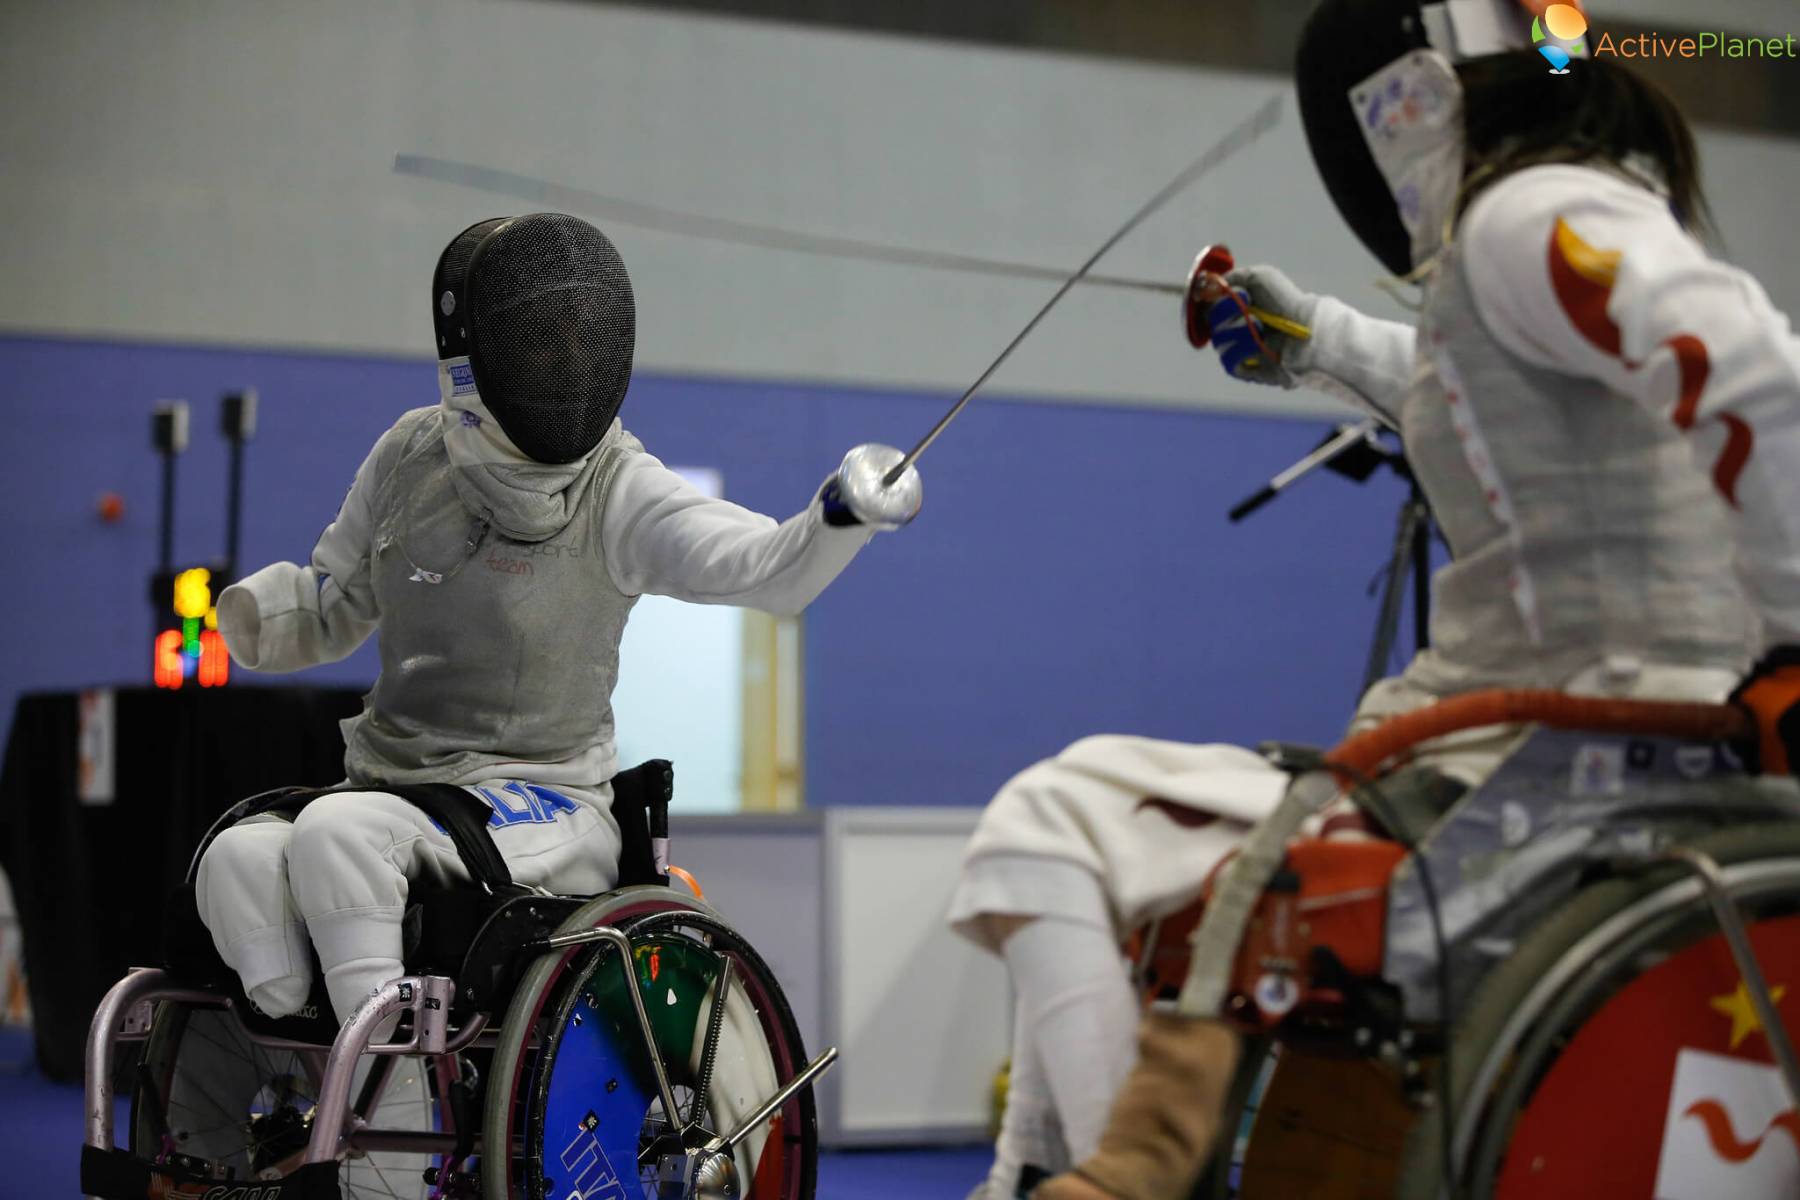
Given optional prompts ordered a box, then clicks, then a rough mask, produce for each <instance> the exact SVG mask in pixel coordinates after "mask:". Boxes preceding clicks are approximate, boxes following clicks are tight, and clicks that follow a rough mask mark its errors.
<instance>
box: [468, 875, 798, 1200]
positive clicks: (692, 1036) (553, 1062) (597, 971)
mask: <svg viewBox="0 0 1800 1200" xmlns="http://www.w3.org/2000/svg"><path fill="white" fill-rule="evenodd" d="M599 925H611V926H613V927H615V928H618V929H619V930H620V931H621V932H622V933H624V934H625V935H626V936H627V937H628V938H629V939H630V942H631V946H632V959H633V962H632V967H633V970H634V972H635V975H636V978H637V981H638V988H639V991H640V994H641V995H642V997H643V1000H644V1003H645V1006H646V1010H647V1012H648V1014H649V1017H650V1021H651V1025H652V1028H653V1030H654V1033H655V1039H656V1043H657V1050H658V1052H659V1054H660V1056H661V1058H662V1061H663V1064H664V1067H665V1070H666V1072H667V1075H668V1078H669V1082H670V1084H671V1091H672V1092H673V1093H674V1099H675V1104H676V1108H677V1110H678V1111H677V1113H676V1114H675V1118H676V1119H675V1120H674V1121H673V1122H671V1120H670V1114H668V1113H666V1112H665V1111H664V1109H663V1104H662V1101H661V1098H660V1089H659V1087H658V1085H657V1082H656V1078H655V1073H654V1069H653V1067H652V1066H651V1064H650V1060H649V1058H648V1055H647V1054H646V1053H645V1051H644V1047H643V1038H642V1036H641V1034H640V1032H639V1026H638V1023H637V1015H636V1010H635V1008H634V1006H633V1004H632V1001H631V997H630V993H629V992H628V990H627V988H626V982H625V976H624V972H623V971H621V970H620V965H619V962H618V951H617V950H615V949H614V947H613V946H611V945H609V944H605V943H599V944H592V945H588V946H582V947H577V948H572V949H569V950H566V951H564V952H563V953H561V954H548V955H543V956H541V957H540V958H539V960H538V961H537V963H536V964H534V966H533V967H532V968H531V969H530V970H529V971H528V972H527V973H526V975H525V977H524V978H523V979H522V980H521V982H520V983H519V986H518V988H517V990H516V992H515V993H514V998H513V1002H512V1006H511V1008H510V1009H509V1010H508V1012H507V1014H506V1018H505V1020H504V1021H503V1022H502V1023H501V1031H502V1032H501V1038H500V1044H499V1045H498V1047H497V1048H496V1049H495V1053H494V1061H493V1067H492V1070H491V1072H490V1074H489V1093H488V1097H487V1101H486V1106H485V1110H484V1112H485V1116H484V1125H483V1139H482V1146H483V1159H482V1163H481V1187H482V1195H483V1197H484V1198H485V1200H514V1198H518V1200H526V1198H529V1200H551V1198H553V1197H558V1198H559V1197H564V1196H569V1195H577V1194H579V1195H584V1196H606V1197H615V1196H616V1197H619V1198H620V1200H625V1198H629V1200H640V1198H650V1197H656V1198H659V1200H660V1198H664V1197H670V1198H672V1197H688V1196H699V1197H712V1196H724V1195H732V1196H736V1197H745V1198H748V1200H810V1198H811V1197H812V1195H813V1189H814V1183H815V1174H816V1171H817V1166H818V1131H817V1118H816V1114H815V1108H814V1102H813V1096H812V1092H811V1090H810V1089H808V1090H805V1091H803V1092H801V1093H800V1094H799V1095H797V1096H795V1097H794V1098H792V1099H791V1100H790V1101H789V1102H788V1103H787V1104H786V1105H784V1106H783V1108H782V1109H781V1110H780V1111H779V1112H778V1113H777V1114H776V1116H775V1117H774V1118H773V1119H772V1120H770V1121H769V1122H767V1123H765V1124H764V1125H763V1126H761V1127H760V1128H758V1129H756V1130H755V1131H754V1132H752V1133H751V1134H750V1135H749V1136H747V1137H746V1138H745V1139H744V1140H743V1141H742V1142H740V1143H739V1144H738V1146H737V1148H736V1150H735V1152H734V1153H733V1155H732V1159H731V1162H732V1167H733V1169H734V1174H735V1190H733V1191H730V1192H726V1191H723V1190H716V1191H707V1190H696V1189H692V1188H685V1187H684V1186H683V1185H682V1184H680V1183H679V1182H678V1181H677V1180H676V1179H672V1178H671V1176H674V1175H678V1172H679V1168H680V1166H681V1165H682V1152H683V1149H684V1147H683V1140H684V1139H683V1138H682V1136H681V1135H682V1129H683V1128H684V1127H686V1126H687V1125H688V1124H689V1122H692V1121H696V1120H697V1121H698V1125H699V1126H700V1127H703V1128H704V1129H705V1130H706V1131H707V1133H709V1134H727V1133H730V1132H732V1131H733V1130H735V1129H736V1128H737V1126H738V1125H739V1124H740V1123H741V1122H742V1121H743V1120H744V1119H745V1118H747V1117H748V1116H749V1115H750V1114H751V1113H752V1112H753V1111H754V1110H756V1109H757V1108H758V1107H759V1106H760V1105H761V1104H762V1103H763V1102H764V1101H765V1100H767V1099H769V1098H770V1097H772V1096H773V1095H774V1094H775V1092H776V1091H777V1090H778V1088H779V1087H780V1085H781V1084H782V1083H784V1082H786V1081H787V1080H789V1079H791V1078H793V1076H794V1075H795V1074H797V1073H798V1072H799V1070H800V1068H801V1067H803V1066H804V1065H805V1062H806V1059H805V1053H804V1050H803V1048H802V1046H801V1041H800V1034H799V1030H798V1028H797V1027H796V1026H795V1024H794V1019H793V1014H792V1013H791V1012H790V1011H789V1009H788V1005H787V1001H786V999H785V997H784V996H783V995H782V992H781V989H780V986H779V985H778V984H777V983H776V981H775V978H774V975H773V974H772V973H771V972H770V971H769V969H768V967H767V966H766V965H765V964H764V963H763V961H762V959H761V958H760V957H759V956H758V955H757V954H756V952H755V951H754V950H753V949H752V948H751V947H750V945H749V944H748V943H747V942H745V941H744V939H743V938H742V937H741V936H739V935H738V934H737V933H736V932H735V931H733V930H732V929H731V928H730V926H728V925H726V924H725V923H724V922H723V921H722V920H720V919H719V918H718V916H717V915H715V914H714V913H713V912H712V911H711V910H710V909H708V908H706V907H705V906H704V905H703V904H700V903H698V902H697V901H695V900H693V899H692V898H691V897H686V896H683V895H681V894H679V893H676V892H673V891H670V890H669V889H667V888H630V889H625V890H624V891H622V892H620V893H615V894H612V895H609V896H604V897H600V898H599V899H597V900H596V901H594V903H592V904H590V905H589V906H588V907H587V908H584V909H583V910H582V911H581V912H578V913H577V914H575V915H574V916H573V917H571V918H570V919H569V921H568V922H567V923H565V925H564V926H563V929H564V931H574V930H578V929H590V928H594V927H596V926H599ZM728 962H729V964H730V967H731V981H730V983H729V984H728V985H726V1000H725V1003H724V1005H723V1006H722V1008H721V1009H720V1011H719V1012H718V1015H717V1017H716V1019H715V1015H714V1009H715V1003H714V1002H715V1000H716V998H717V996H718V994H719V988H720V980H721V978H722V976H723V974H724V971H725V967H726V964H727V963H728ZM709 1046H710V1048H711V1054H710V1056H709V1054H708V1049H709ZM709 1057H710V1060H711V1067H710V1073H709V1072H708V1068H707V1066H706V1063H707V1060H708V1058H709ZM703 1079H704V1080H705V1094H704V1098H703V1099H702V1100H701V1101H700V1103H698V1104H696V1093H697V1092H699V1091H700V1090H701V1087H702V1080H703ZM509 1084H510V1086H509ZM696 1108H697V1109H698V1112H696V1111H695V1110H696ZM685 1140H686V1143H687V1146H686V1148H687V1149H691V1148H692V1147H693V1146H694V1145H695V1144H696V1143H697V1142H699V1141H704V1137H703V1136H701V1135H698V1134H696V1133H693V1132H690V1133H689V1135H688V1137H687V1138H686V1139H685Z"/></svg>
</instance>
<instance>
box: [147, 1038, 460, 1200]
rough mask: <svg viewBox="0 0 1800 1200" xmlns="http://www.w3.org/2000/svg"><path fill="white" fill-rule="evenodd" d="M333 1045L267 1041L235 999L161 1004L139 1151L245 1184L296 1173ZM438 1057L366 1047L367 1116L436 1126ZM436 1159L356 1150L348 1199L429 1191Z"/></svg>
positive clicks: (362, 1093) (348, 1167) (363, 1110)
mask: <svg viewBox="0 0 1800 1200" xmlns="http://www.w3.org/2000/svg"><path fill="white" fill-rule="evenodd" d="M325 1054H326V1051H325V1048H323V1047H321V1048H320V1049H319V1050H318V1051H317V1052H316V1053H315V1052H311V1051H307V1052H301V1051H294V1050H276V1049H270V1048H268V1047H265V1046H260V1045H258V1044H257V1043H256V1042H254V1041H252V1040H251V1039H250V1037H249V1035H248V1034H246V1033H245V1031H244V1029H243V1026H241V1025H240V1024H239V1023H238V1021H237V1019H236V1018H235V1017H234V1016H233V1015H232V1014H231V1013H230V1012H229V1011H226V1010H224V1009H215V1008H195V1007H190V1006H188V1005H184V1004H175V1003H164V1004H161V1005H158V1007H157V1012H156V1018H155V1024H154V1025H153V1026H152V1027H151V1031H150V1036H149V1038H148V1040H147V1041H146V1042H145V1046H144V1052H143V1057H142V1058H141V1059H140V1060H139V1069H138V1079H137V1085H136V1087H135V1088H134V1089H133V1092H132V1101H131V1152H132V1153H133V1154H134V1155H137V1156H138V1157H140V1158H145V1159H152V1160H154V1159H159V1158H163V1157H164V1156H169V1155H180V1156H182V1157H184V1158H186V1159H189V1160H198V1161H199V1162H200V1163H203V1164H205V1166H206V1167H207V1168H209V1169H213V1170H219V1171H223V1172H225V1173H226V1174H225V1175H224V1176H223V1178H224V1179H227V1180H235V1181H238V1182H240V1183H244V1182H251V1181H255V1180H260V1179H275V1178H279V1177H281V1176H282V1175H285V1174H287V1173H288V1172H290V1171H292V1170H294V1169H295V1168H296V1167H298V1166H299V1165H300V1162H301V1158H302V1155H303V1154H304V1152H305V1149H306V1140H307V1135H308V1133H309V1132H310V1130H311V1128H312V1115H313V1108H314V1101H315V1099H316V1096H317V1088H318V1082H319V1076H320V1075H321V1074H322V1073H323V1069H324V1063H325ZM309 1060H310V1061H309ZM426 1066H427V1064H426V1062H425V1060H423V1059H418V1058H412V1057H406V1056H398V1055H381V1056H365V1057H364V1059H363V1061H362V1064H361V1065H360V1066H359V1068H358V1071H357V1076H356V1080H355V1084H354V1086H353V1087H352V1090H351V1097H352V1100H353V1102H354V1103H355V1105H356V1111H357V1114H358V1115H359V1116H361V1117H363V1118H365V1119H366V1120H367V1121H368V1122H369V1124H370V1125H373V1126H375V1127H377V1128H381V1129H397V1130H432V1129H435V1128H436V1127H437V1125H436V1121H437V1108H436V1104H435V1101H434V1099H433V1095H432V1088H431V1082H430V1079H429V1077H428V1073H427V1070H426ZM431 1162H432V1159H431V1158H429V1157H427V1156H425V1155H419V1154H400V1153H390V1152H383V1151H370V1152H368V1153H352V1154H351V1155H350V1156H348V1157H347V1158H345V1160H344V1162H343V1164H342V1166H341V1167H340V1168H339V1174H338V1180H339V1185H340V1189H341V1191H342V1193H343V1195H344V1197H345V1200H376V1198H377V1197H379V1198H381V1200H400V1198H405V1200H425V1197H426V1196H427V1195H428V1194H429V1191H430V1189H429V1188H428V1187H427V1185H426V1184H425V1182H424V1180H423V1177H422V1174H423V1172H424V1170H425V1168H426V1167H427V1166H429V1165H430V1164H431Z"/></svg>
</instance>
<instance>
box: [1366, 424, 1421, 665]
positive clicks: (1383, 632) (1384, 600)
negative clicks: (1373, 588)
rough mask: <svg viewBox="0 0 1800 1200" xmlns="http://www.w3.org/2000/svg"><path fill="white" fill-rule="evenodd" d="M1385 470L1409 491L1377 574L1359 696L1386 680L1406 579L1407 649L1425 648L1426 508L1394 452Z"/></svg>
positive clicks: (1409, 472) (1408, 471)
mask: <svg viewBox="0 0 1800 1200" xmlns="http://www.w3.org/2000/svg"><path fill="white" fill-rule="evenodd" d="M1389 453H1390V454H1391V455H1392V457H1391V458H1390V459H1389V460H1388V466H1389V467H1390V468H1391V469H1392V470H1393V471H1394V472H1395V473H1396V474H1397V475H1400V476H1401V477H1402V478H1404V479H1405V480H1406V482H1407V485H1408V487H1409V489H1410V492H1409V494H1408V495H1407V498H1406V503H1405V504H1402V505H1401V506H1400V517H1399V521H1398V523H1397V525H1396V528H1395V530H1394V551H1393V553H1392V554H1391V555H1389V556H1388V565H1387V568H1386V570H1385V571H1383V573H1382V577H1381V579H1382V582H1381V610H1380V612H1379V614H1378V615H1377V616H1376V618H1375V635H1374V638H1373V640H1372V641H1371V642H1370V644H1369V662H1368V665H1367V666H1366V667H1364V668H1363V682H1362V690H1363V691H1365V692H1366V691H1368V690H1369V688H1370V687H1371V686H1373V685H1374V683H1375V682H1376V681H1377V680H1379V679H1382V678H1384V677H1386V675H1387V673H1388V664H1389V661H1390V660H1391V659H1392V657H1393V653H1394V642H1395V640H1396V639H1397V638H1398V637H1399V636H1400V605H1401V598H1402V597H1403V596H1404V595H1405V594H1406V582H1407V576H1408V575H1409V574H1410V575H1411V576H1412V594H1413V645H1414V646H1416V647H1417V648H1418V649H1420V650H1423V649H1424V648H1425V647H1426V646H1429V645H1430V644H1431V506H1430V505H1429V504H1427V503H1426V502H1425V493H1424V492H1422V491H1420V490H1419V481H1418V480H1416V479H1414V478H1413V474H1412V468H1411V467H1410V466H1408V465H1407V463H1406V459H1405V457H1404V456H1403V455H1401V454H1400V453H1399V452H1398V451H1389Z"/></svg>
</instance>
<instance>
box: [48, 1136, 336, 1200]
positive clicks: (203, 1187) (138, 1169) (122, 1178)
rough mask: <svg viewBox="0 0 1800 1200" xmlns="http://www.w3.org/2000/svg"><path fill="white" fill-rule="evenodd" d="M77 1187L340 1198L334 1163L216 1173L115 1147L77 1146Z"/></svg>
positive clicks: (140, 1193)
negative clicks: (272, 1175)
mask: <svg viewBox="0 0 1800 1200" xmlns="http://www.w3.org/2000/svg"><path fill="white" fill-rule="evenodd" d="M81 1191H82V1194H84V1195H88V1196H99V1197H101V1200H340V1198H341V1193H340V1191H339V1190H338V1164H337V1163H336V1162H325V1163H308V1164H307V1165H305V1166H303V1167H300V1168H299V1169H298V1170H296V1171H294V1172H293V1173H292V1174H290V1175H288V1176H286V1177H285V1178H282V1179H248V1180H238V1179H231V1180H226V1179H214V1178H212V1177H211V1176H209V1175H204V1174H202V1173H200V1172H198V1171H189V1170H183V1169H181V1168H179V1167H175V1166H158V1165H156V1164H154V1163H149V1162H145V1161H144V1160H143V1159H141V1158H136V1157H134V1156H133V1155H131V1154H130V1153H128V1152H126V1151H124V1150H120V1149H117V1148H114V1149H111V1150H101V1149H98V1148H96V1147H94V1146H83V1147H82V1148H81Z"/></svg>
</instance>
